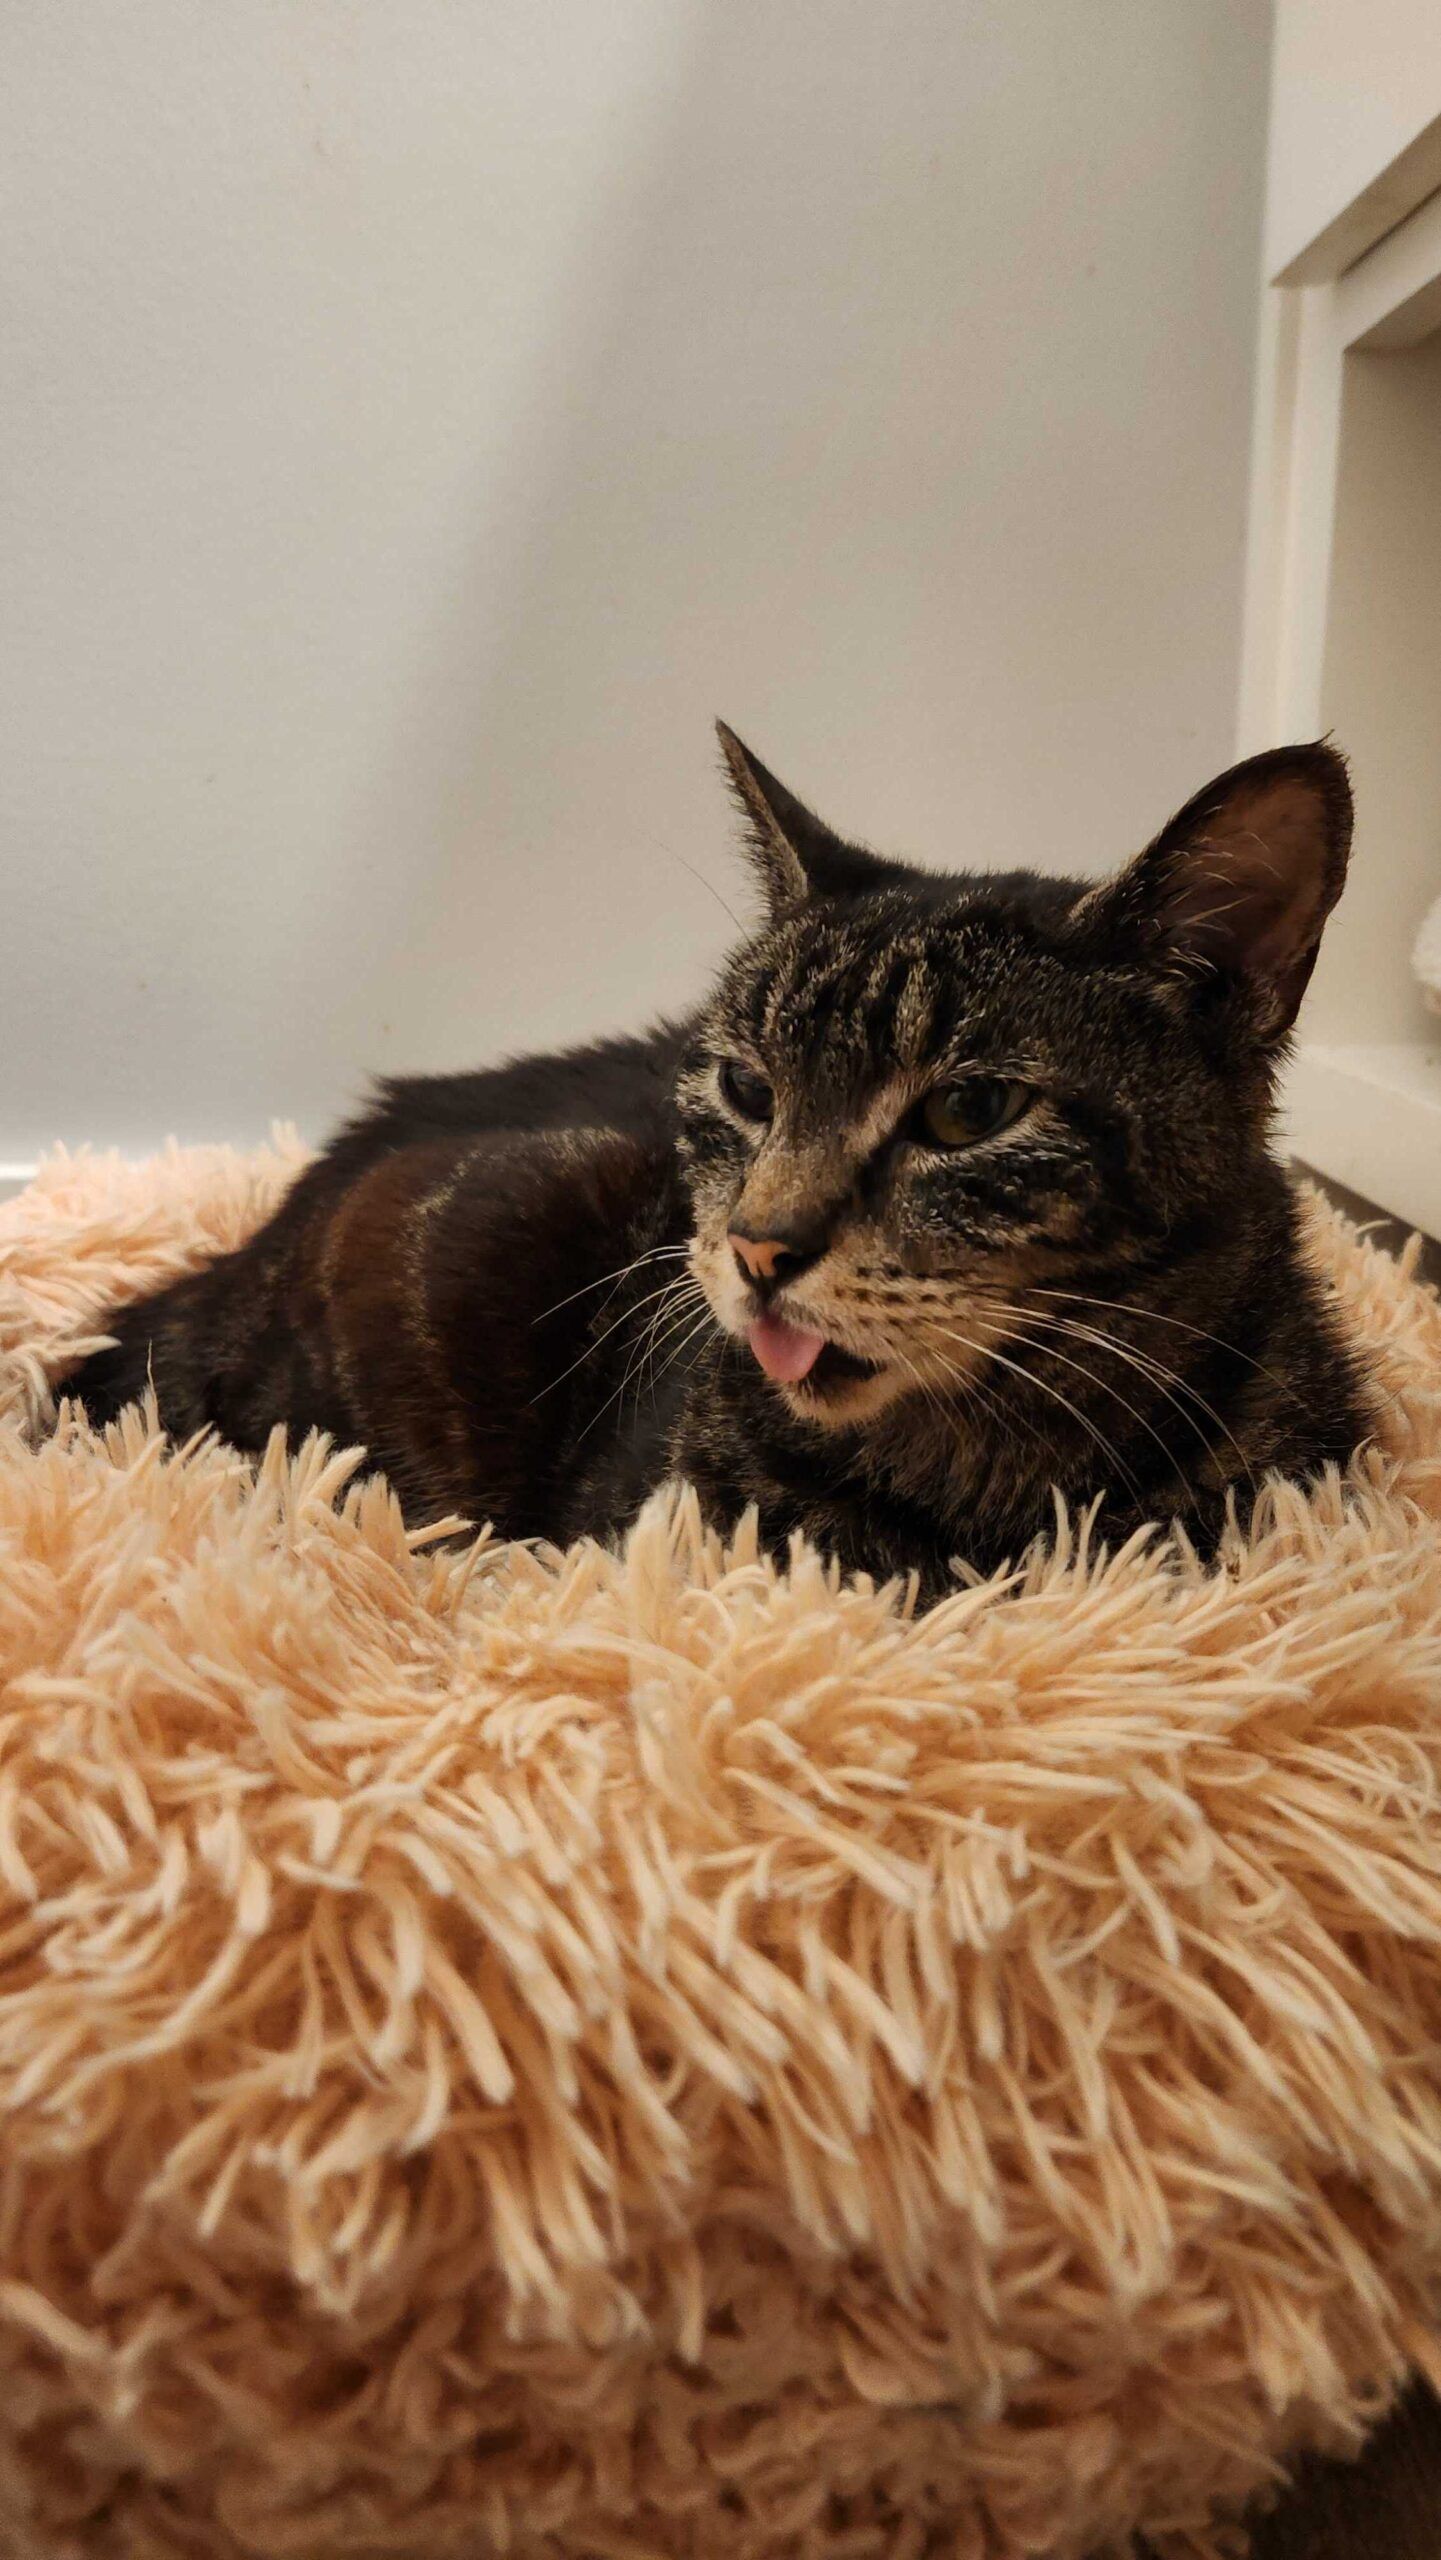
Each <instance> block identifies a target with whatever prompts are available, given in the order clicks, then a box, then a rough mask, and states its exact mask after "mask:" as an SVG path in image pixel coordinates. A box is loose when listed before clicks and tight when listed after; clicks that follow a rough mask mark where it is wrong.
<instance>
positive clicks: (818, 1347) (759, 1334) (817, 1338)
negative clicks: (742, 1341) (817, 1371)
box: [746, 1316, 826, 1386]
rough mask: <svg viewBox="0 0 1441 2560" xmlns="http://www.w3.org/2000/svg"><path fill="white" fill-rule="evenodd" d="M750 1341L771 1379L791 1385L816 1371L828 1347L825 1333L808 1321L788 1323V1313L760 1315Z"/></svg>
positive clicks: (750, 1333) (748, 1337)
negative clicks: (815, 1331) (814, 1327)
mask: <svg viewBox="0 0 1441 2560" xmlns="http://www.w3.org/2000/svg"><path fill="white" fill-rule="evenodd" d="M746 1340H747V1342H748V1343H749V1344H750V1347H751V1349H752V1351H753V1352H754V1353H755V1356H756V1358H757V1359H758V1360H759V1362H760V1364H761V1367H762V1368H763V1369H764V1371H765V1373H766V1376H767V1377H768V1378H780V1379H783V1380H784V1381H785V1383H786V1384H787V1385H788V1386H790V1385H793V1384H794V1382H795V1380H796V1379H797V1378H804V1377H805V1376H806V1375H807V1374H808V1372H809V1371H810V1370H812V1369H813V1368H814V1367H815V1365H816V1362H817V1361H818V1360H819V1358H820V1356H821V1353H822V1352H823V1351H824V1349H825V1347H826V1338H825V1335H824V1334H823V1333H812V1331H811V1329H810V1326H809V1325H805V1324H787V1322H786V1320H785V1317H784V1316H757V1317H756V1320H755V1322H754V1324H753V1325H752V1326H751V1329H750V1331H749V1333H748V1334H747V1335H746Z"/></svg>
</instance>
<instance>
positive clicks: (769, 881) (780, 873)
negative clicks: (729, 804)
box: [715, 720, 899, 916]
mask: <svg viewBox="0 0 1441 2560" xmlns="http://www.w3.org/2000/svg"><path fill="white" fill-rule="evenodd" d="M715 725H716V736H717V737H718V738H719V740H720V743H721V753H722V755H723V756H724V757H725V760H726V778H727V780H728V781H729V783H730V786H731V789H732V791H733V792H734V794H735V798H736V802H737V805H738V807H739V809H740V813H741V817H742V818H743V820H744V822H745V832H746V849H747V851H748V852H749V854H750V857H751V860H752V861H753V862H754V864H755V866H756V869H757V870H758V871H759V873H760V875H761V879H762V881H763V883H764V885H765V890H766V895H767V897H768V899H769V901H770V909H771V913H772V915H773V916H774V915H780V914H781V913H782V912H783V911H784V910H785V908H787V907H798V906H800V905H802V904H803V903H804V901H805V900H806V899H807V898H846V897H851V898H854V897H860V896H862V895H863V894H864V893H865V891H866V890H867V889H881V888H884V887H885V886H886V884H887V882H888V881H891V882H893V881H894V880H895V879H896V878H897V877H898V873H899V866H898V865H897V864H896V863H893V862H886V861H885V860H883V858H882V857H881V855H880V854H878V853H867V852H866V851H865V850H864V848H863V847H862V846H861V845H858V844H847V843H846V841H845V838H844V837H843V836H838V835H836V834H834V833H833V831H832V829H831V828H829V827H828V826H827V825H826V823H825V821H824V819H823V818H817V817H816V816H815V815H814V814H813V812H812V811H811V810H809V809H807V808H806V806H805V805H804V803H803V802H802V801H800V800H798V799H797V798H796V796H795V793H794V792H793V791H787V789H786V786H785V784H784V783H783V782H778V781H777V780H776V777H775V775H774V774H773V773H769V772H767V770H766V767H765V766H764V765H763V764H762V763H761V760H760V757H759V756H753V755H752V754H751V751H750V749H749V747H744V746H742V744H741V742H740V740H739V738H738V737H737V736H736V733H735V731H734V729H728V728H727V727H726V724H725V722H724V720H717V722H716V724H715Z"/></svg>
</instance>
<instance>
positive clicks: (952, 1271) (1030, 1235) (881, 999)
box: [677, 728, 1351, 1427]
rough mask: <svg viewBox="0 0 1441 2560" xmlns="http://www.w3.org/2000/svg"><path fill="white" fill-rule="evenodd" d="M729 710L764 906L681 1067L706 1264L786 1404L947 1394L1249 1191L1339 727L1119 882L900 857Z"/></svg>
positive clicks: (712, 1288) (731, 1321)
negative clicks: (1062, 1304)
mask: <svg viewBox="0 0 1441 2560" xmlns="http://www.w3.org/2000/svg"><path fill="white" fill-rule="evenodd" d="M720 734H721V742H722V745H723V747H724V749H725V754H726V759H727V764H728V767H729V774H730V780H731V783H732V786H733V788H734V790H735V793H736V797H737V799H738V801H739V803H740V807H741V811H742V814H743V817H744V821H745V826H746V834H747V840H748V848H749V851H750V854H751V857H752V860H753V861H754V863H755V865H756V867H757V869H758V871H759V873H760V876H761V880H762V883H763V886H764V889H765V893H766V896H767V900H768V906H769V914H768V917H767V921H766V922H765V924H764V926H763V927H762V929H761V930H760V931H759V932H758V933H757V934H756V935H755V937H754V938H753V939H752V940H750V941H748V942H746V943H744V944H743V945H742V946H741V948H740V949H739V950H738V951H736V952H735V953H734V954H733V956H732V957H731V959H730V960H729V962H728V963H727V965H726V967H725V969H724V970H723V972H722V975H721V978H720V982H719V985H718V987H717V989H716V992H715V995H714V997H713V999H712V1001H711V1003H710V1004H709V1006H708V1007H707V1009H706V1011H705V1013H704V1015H703V1016H702V1018H701V1021H700V1024H699V1028H698V1032H697V1036H696V1039H695V1041H694V1043H693V1045H692V1047H691V1049H690V1051H689V1053H688V1055H687V1057H686V1060H685V1062H684V1065H683V1068H682V1072H681V1076H680V1080H679V1085H678V1089H677V1100H678V1106H679V1112H680V1122H681V1141H682V1154H683V1159H684V1162H685V1166H686V1172H687V1178H688V1181H689V1184H690V1188H691V1193H692V1198H693V1202H694V1211H695V1233H694V1239H693V1243H692V1248H691V1259H692V1264H693V1267H694V1270H695V1274H696V1277H697V1279H698V1280H699V1281H700V1284H701V1286H702V1288H703V1289H704V1291H705V1293H706V1296H707V1298H708V1299H709V1301H710V1305H711V1307H712V1309H713V1311H714V1313H715V1315H716V1317H717V1318H718V1319H719V1322H720V1323H721V1325H722V1326H723V1327H724V1328H725V1330H726V1331H727V1332H728V1333H730V1334H732V1335H735V1336H738V1337H741V1338H743V1339H745V1340H747V1341H748V1342H749V1344H750V1346H751V1349H752V1350H753V1352H754V1354H755V1356H756V1358H757V1360H758V1361H759V1362H760V1364H761V1366H762V1367H763V1368H764V1369H765V1371H766V1373H767V1374H768V1375H769V1376H770V1377H771V1378H772V1379H773V1381H774V1383H775V1387H776V1391H777V1393H778V1394H779V1395H781V1396H782V1397H783V1398H784V1400H785V1401H786V1403H787V1404H788V1405H789V1407H790V1409H791V1410H792V1412H793V1413H795V1414H797V1415H799V1416H802V1417H804V1418H806V1419H808V1420H810V1421H813V1422H817V1423H822V1424H833V1425H836V1426H847V1427H848V1426H851V1425H854V1424H856V1423H861V1422H864V1421H866V1420H867V1419H869V1418H870V1417H871V1416H873V1415H875V1414H877V1413H879V1412H881V1411H883V1410H884V1409H885V1407H887V1406H888V1405H890V1404H893V1403H894V1402H896V1400H897V1399H898V1398H900V1397H902V1396H904V1395H906V1394H908V1393H912V1392H917V1393H918V1392H920V1391H922V1390H929V1391H931V1392H933V1393H934V1392H935V1391H936V1390H937V1389H943V1388H944V1387H945V1386H946V1385H947V1384H949V1383H950V1382H952V1381H953V1380H954V1379H955V1378H957V1377H958V1376H964V1375H965V1374H966V1372H967V1371H968V1370H969V1369H971V1368H973V1367H974V1366H975V1365H977V1363H978V1361H979V1358H980V1356H981V1354H982V1353H983V1352H984V1350H985V1349H986V1348H987V1346H988V1345H993V1344H996V1343H999V1342H1000V1341H1002V1340H1003V1339H1004V1337H1005V1335H1006V1334H1007V1333H1008V1332H1009V1331H1011V1330H1013V1329H1014V1325H1015V1321H1016V1311H1017V1310H1018V1309H1021V1308H1024V1306H1025V1305H1026V1303H1027V1301H1028V1300H1029V1302H1030V1303H1031V1304H1032V1305H1037V1306H1039V1305H1043V1304H1044V1300H1043V1298H1042V1296H1041V1295H1040V1293H1041V1292H1043V1291H1045V1290H1046V1289H1057V1288H1061V1287H1064V1286H1073V1287H1077V1288H1084V1287H1087V1286H1090V1287H1092V1288H1096V1289H1100V1288H1106V1289H1107V1290H1108V1291H1109V1292H1110V1294H1112V1295H1119V1294H1121V1292H1123V1291H1125V1292H1127V1293H1129V1294H1131V1295H1134V1294H1135V1293H1136V1292H1137V1291H1138V1290H1139V1289H1143V1288H1144V1286H1145V1285H1146V1275H1147V1274H1148V1273H1150V1274H1157V1273H1159V1272H1160V1271H1161V1270H1162V1269H1163V1268H1164V1267H1165V1266H1166V1264H1167V1263H1168V1261H1173V1260H1174V1259H1175V1258H1176V1257H1177V1256H1178V1255H1180V1254H1182V1253H1185V1252H1187V1251H1194V1250H1195V1249H1196V1248H1197V1246H1198V1245H1201V1244H1203V1243H1204V1241H1205V1239H1206V1237H1207V1235H1208V1234H1210V1233H1212V1232H1216V1233H1221V1232H1224V1227H1225V1222H1226V1220H1227V1219H1228V1217H1231V1218H1234V1217H1236V1216H1238V1215H1241V1214H1243V1213H1244V1206H1245V1193H1246V1185H1247V1181H1248V1178H1250V1179H1254V1178H1255V1176H1256V1173H1257V1169H1258V1167H1259V1166H1261V1165H1262V1164H1264V1163H1265V1161H1266V1148H1267V1132H1268V1122H1269V1117H1270V1106H1271V1089H1272V1080H1273V1076H1274V1072H1275V1068H1276V1065H1277V1062H1278V1059H1279V1057H1280V1055H1281V1054H1282V1053H1283V1052H1284V1048H1285V1044H1286V1039H1287V1034H1288V1033H1289V1031H1290V1027H1291V1024H1292V1022H1293V1021H1294V1019H1295V1014H1296V1008H1297V1006H1298V1005H1299V1003H1300V1000H1301V996H1302V994H1303V992H1304V990H1305V986H1306V982H1307V979H1308V978H1309V976H1310V973H1311V968H1312V964H1313V962H1314V960H1315V957H1316V950H1317V946H1318V944H1319V941H1320V937H1321V931H1322V927H1323V925H1324V923H1325V920H1326V917H1327V915H1328V914H1329V912H1330V910H1331V908H1332V906H1333V905H1334V904H1335V901H1336V899H1337V897H1338V896H1339V894H1340V890H1341V886H1342V882H1343V880H1344V877H1345V871H1346V860H1347V854H1348V851H1349V846H1350V836H1351V794H1350V789H1349V787H1348V784H1347V780H1346V768H1345V764H1344V762H1343V760H1342V758H1341V757H1340V755H1338V754H1337V753H1336V751H1335V750H1334V748H1332V747H1330V746H1328V745H1325V744H1320V745H1313V746H1296V747H1282V748H1278V749H1276V750H1275V751H1273V752H1272V753H1270V754H1267V755H1261V756H1255V757H1252V758H1251V759H1250V761H1249V762H1248V763H1245V764H1241V765H1237V766H1236V767H1235V768H1234V769H1233V770H1232V771H1231V772H1229V773H1226V774H1223V775H1222V776H1221V777H1220V779H1219V780H1218V781H1216V782H1213V783H1211V784H1210V785H1209V786H1208V787H1207V789H1206V790H1204V791H1202V792H1199V793H1198V794H1197V796H1196V797H1195V799H1193V800H1191V801H1188V802H1187V804H1186V806H1185V808H1184V809H1182V810H1181V811H1180V812H1179V814H1178V815H1177V816H1176V817H1174V818H1173V819H1172V820H1171V821H1170V823H1169V825H1168V826H1166V827H1165V828H1164V829H1163V830H1162V832H1161V834H1160V835H1159V836H1157V838H1156V839H1155V841H1154V843H1153V844H1151V845H1150V846H1149V847H1148V848H1147V850H1146V851H1145V852H1144V853H1142V854H1141V855H1139V856H1138V857H1137V858H1136V859H1135V860H1134V861H1133V862H1131V863H1129V864H1128V865H1127V866H1126V868H1125V869H1123V870H1122V871H1120V872H1119V873H1117V874H1116V875H1115V876H1114V877H1113V878H1111V879H1109V880H1105V881H1102V882H1101V883H1100V884H1098V885H1097V884H1091V883H1087V882H1085V881H1078V880H1074V879H1071V880H1068V879H1058V878H1050V877H1044V876H1041V875H1039V874H1036V873H1033V872H1007V873H976V874H965V873H954V874H943V873H936V872H929V871H920V870H916V869H913V868H910V867H908V866H907V865H906V864H904V863H900V862H891V861H886V860H883V859H881V858H880V857H879V856H877V855H875V854H872V853H868V852H866V851H864V850H862V849H861V848H860V847H858V846H855V845H851V844H848V843H847V842H845V841H844V840H843V839H842V838H841V837H839V836H837V835H835V834H833V833H832V831H831V829H830V828H829V827H827V826H825V825H824V824H823V823H822V822H821V820H820V819H818V818H816V817H814V816H813V815H812V814H811V812H810V811H809V810H808V809H806V808H804V807H803V806H802V805H801V803H800V802H799V801H798V800H796V799H795V798H794V797H793V796H792V794H791V793H790V792H788V791H787V790H786V789H785V787H784V785H783V784H781V783H779V782H777V781H776V779H775V777H774V776H773V775H772V774H770V773H768V772H767V771H766V769H765V767H764V765H762V764H760V763H759V762H758V761H757V760H756V758H755V757H754V756H752V755H751V754H749V752H748V751H747V750H746V749H745V748H744V747H743V746H742V745H741V744H740V742H739V740H738V739H736V738H735V737H733V736H732V735H731V733H730V731H729V730H727V729H724V728H722V730H721V733H720ZM1032 1293H1035V1294H1034V1296H1033V1295H1032Z"/></svg>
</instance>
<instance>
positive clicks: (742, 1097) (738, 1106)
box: [720, 1058, 776, 1120]
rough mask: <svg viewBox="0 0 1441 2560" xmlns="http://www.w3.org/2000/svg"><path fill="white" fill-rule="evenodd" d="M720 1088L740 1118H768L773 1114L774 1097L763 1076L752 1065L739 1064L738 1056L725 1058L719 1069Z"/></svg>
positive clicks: (771, 1117) (772, 1116)
mask: <svg viewBox="0 0 1441 2560" xmlns="http://www.w3.org/2000/svg"><path fill="white" fill-rule="evenodd" d="M720 1089H721V1092H722V1093H723V1094H724V1096H725V1098H726V1101H727V1102H728V1103H729V1104H730V1107H731V1109H732V1111H738V1112H739V1113H740V1116H741V1118H742V1120H770V1119H773V1118H774V1116H775V1107H776V1098H775V1095H774V1094H773V1093H772V1091H771V1088H770V1086H769V1085H768V1084H767V1082H766V1080H765V1077H764V1076H758V1075H757V1074H756V1071H755V1069H754V1067H747V1066H743V1065H742V1064H741V1061H740V1059H739V1058H726V1059H724V1060H723V1061H722V1064H721V1071H720Z"/></svg>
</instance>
